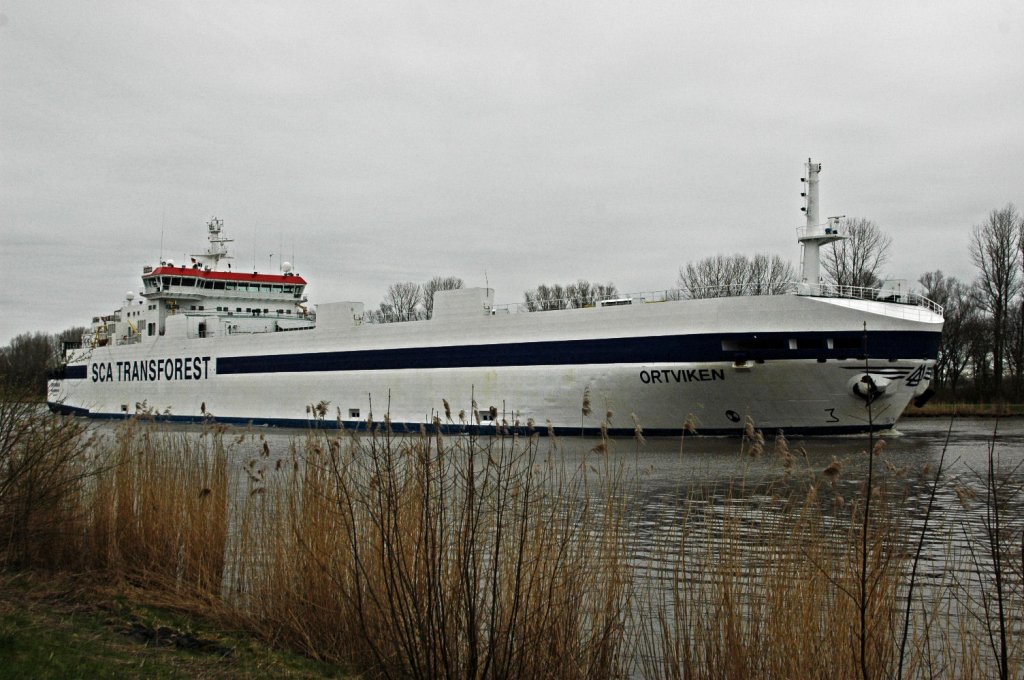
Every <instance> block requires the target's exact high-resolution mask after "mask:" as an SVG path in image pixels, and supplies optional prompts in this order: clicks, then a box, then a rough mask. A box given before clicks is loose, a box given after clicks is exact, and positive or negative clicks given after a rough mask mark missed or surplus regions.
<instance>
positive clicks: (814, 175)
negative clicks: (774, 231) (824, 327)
mask: <svg viewBox="0 0 1024 680" xmlns="http://www.w3.org/2000/svg"><path fill="white" fill-rule="evenodd" d="M804 169H805V171H806V172H805V174H804V176H803V177H801V178H800V181H801V182H803V183H804V184H805V186H804V190H803V191H802V192H801V193H800V195H801V196H803V199H804V206H803V207H802V208H801V210H802V211H803V212H804V213H805V214H806V216H807V223H806V225H805V226H803V227H801V228H799V229H797V241H798V242H799V243H800V247H801V249H802V251H803V252H802V256H801V262H800V283H801V289H802V292H804V293H805V294H810V295H817V294H820V293H821V246H823V245H825V244H827V243H833V242H835V241H839V240H840V239H844V238H846V237H845V236H843V235H841V234H840V233H839V220H840V217H829V218H828V220H827V221H825V222H822V221H821V219H820V218H819V217H818V215H819V213H818V175H820V174H821V163H814V162H812V161H811V159H810V158H808V159H807V163H806V164H805V166H804Z"/></svg>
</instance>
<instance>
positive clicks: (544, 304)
mask: <svg viewBox="0 0 1024 680" xmlns="http://www.w3.org/2000/svg"><path fill="white" fill-rule="evenodd" d="M615 295H617V289H616V288H615V284H614V283H611V282H609V283H590V282H589V281H587V280H586V279H579V280H578V281H576V282H575V283H569V284H566V285H564V286H563V285H562V284H560V283H556V284H554V285H551V286H549V285H547V284H544V283H542V284H540V285H539V286H537V287H536V288H534V289H533V290H528V291H526V292H525V293H523V302H524V303H525V304H526V309H527V310H528V311H531V312H541V311H548V310H552V309H578V308H581V307H590V306H593V305H595V304H597V303H598V302H599V301H600V300H605V299H608V298H611V297H615Z"/></svg>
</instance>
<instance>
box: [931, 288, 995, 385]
mask: <svg viewBox="0 0 1024 680" xmlns="http://www.w3.org/2000/svg"><path fill="white" fill-rule="evenodd" d="M918 283H920V284H921V286H922V287H923V288H924V290H923V294H924V296H925V297H926V298H928V299H930V300H932V301H933V302H935V303H937V304H939V305H942V309H943V316H944V317H945V323H944V324H943V327H942V339H941V340H940V343H939V358H938V361H937V362H936V364H935V376H934V380H935V385H936V387H946V388H949V389H951V390H952V391H953V393H954V394H956V393H957V391H958V389H959V384H960V379H961V378H962V377H963V374H964V371H965V370H966V368H967V365H968V364H969V363H970V360H971V343H972V341H973V338H974V337H975V336H977V335H978V328H979V325H978V324H979V321H980V319H979V317H978V312H977V308H976V306H975V304H974V292H973V291H972V289H971V286H969V285H968V284H966V283H964V282H963V281H961V280H960V279H958V278H956V277H955V276H946V275H945V274H943V273H942V272H941V271H939V270H936V271H933V272H927V273H925V274H922V275H921V278H919V279H918Z"/></svg>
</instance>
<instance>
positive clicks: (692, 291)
mask: <svg viewBox="0 0 1024 680" xmlns="http://www.w3.org/2000/svg"><path fill="white" fill-rule="evenodd" d="M747 295H805V296H809V297H826V298H843V299H851V300H873V301H877V302H894V303H898V304H901V305H907V306H908V307H923V308H925V309H928V310H930V311H932V312H935V313H936V314H939V315H941V314H942V306H941V305H939V304H937V303H936V302H934V301H932V300H929V299H928V298H926V297H924V296H923V295H919V294H917V293H909V292H904V291H902V290H894V289H890V288H864V287H860V286H837V285H833V284H825V283H822V284H817V285H813V284H806V283H798V282H796V281H785V282H775V283H759V282H753V283H734V284H727V285H721V286H706V287H702V288H669V289H666V290H656V291H645V292H642V293H624V294H619V293H617V294H615V295H613V296H610V297H605V298H599V299H596V300H588V301H585V302H584V303H583V304H581V301H580V300H579V299H578V298H562V299H557V300H540V301H535V302H533V303H526V302H513V303H510V304H504V305H495V307H494V309H495V310H496V311H498V312H500V313H519V312H542V311H551V310H555V309H578V308H581V307H597V306H600V304H601V303H602V302H604V301H606V300H612V299H614V300H619V299H631V300H632V301H633V302H634V303H650V302H669V301H673V300H698V299H708V298H723V297H739V296H747Z"/></svg>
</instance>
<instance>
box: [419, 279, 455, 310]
mask: <svg viewBox="0 0 1024 680" xmlns="http://www.w3.org/2000/svg"><path fill="white" fill-rule="evenodd" d="M464 285H465V284H464V283H463V281H462V279H460V278H459V277H457V276H435V277H434V278H432V279H430V280H429V281H427V282H426V283H424V284H423V286H422V297H423V313H424V318H427V319H430V318H433V316H434V293H436V292H437V291H439V290H458V289H459V288H462V287H463V286H464Z"/></svg>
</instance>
